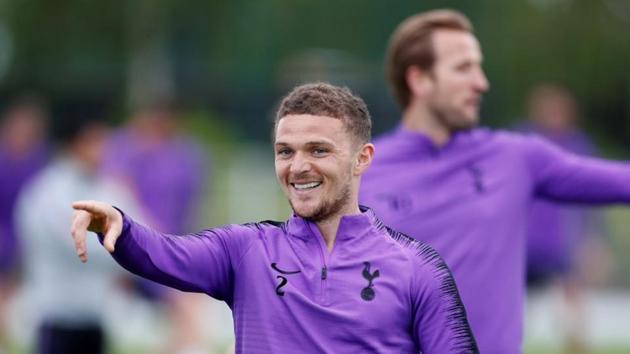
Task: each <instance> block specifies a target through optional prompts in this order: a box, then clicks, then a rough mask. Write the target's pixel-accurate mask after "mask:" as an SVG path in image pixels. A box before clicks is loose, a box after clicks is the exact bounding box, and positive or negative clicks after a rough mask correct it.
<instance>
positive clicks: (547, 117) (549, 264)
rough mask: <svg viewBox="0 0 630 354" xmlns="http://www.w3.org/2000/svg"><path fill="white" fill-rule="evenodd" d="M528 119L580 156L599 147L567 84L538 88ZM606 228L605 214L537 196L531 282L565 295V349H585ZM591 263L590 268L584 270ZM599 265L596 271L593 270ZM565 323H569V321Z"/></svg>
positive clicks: (530, 238)
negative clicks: (587, 299) (589, 296)
mask: <svg viewBox="0 0 630 354" xmlns="http://www.w3.org/2000/svg"><path fill="white" fill-rule="evenodd" d="M527 111H528V112H527V117H528V119H529V120H528V122H525V123H524V124H522V125H521V126H519V127H518V128H519V130H521V131H524V132H531V133H537V134H540V135H542V136H544V137H545V138H547V139H548V140H549V141H551V142H553V143H555V144H556V145H558V146H559V147H561V148H563V149H565V150H567V151H571V152H573V153H575V154H578V155H583V156H594V155H596V151H595V147H594V146H593V144H592V143H591V141H590V139H589V138H588V136H587V135H586V134H584V133H583V132H582V131H580V129H579V127H578V116H579V114H578V104H577V102H576V100H575V97H574V96H573V95H572V94H571V92H569V91H568V90H567V89H566V88H564V87H562V86H559V85H554V84H540V85H537V86H535V87H534V88H533V89H532V91H531V93H530V95H529V97H528V104H527ZM604 232H605V230H604V228H603V220H602V215H601V213H599V212H597V211H595V210H592V209H589V208H586V207H584V206H579V205H567V204H558V203H554V202H552V201H549V200H544V199H535V200H534V201H533V203H532V206H531V209H530V215H529V221H528V231H527V282H528V286H529V287H530V288H533V289H535V288H538V287H541V286H546V285H549V283H551V284H552V285H553V286H554V287H555V288H557V290H558V291H560V292H561V293H562V297H563V301H564V305H565V308H563V309H556V310H557V311H556V314H555V315H556V316H558V315H562V314H561V312H566V313H567V314H570V315H569V316H568V317H567V316H558V317H560V318H564V317H567V319H568V320H567V321H563V323H562V325H561V326H559V327H560V328H559V331H562V334H563V337H564V338H565V343H564V345H565V352H567V353H581V352H586V351H587V348H586V342H585V338H586V337H585V333H584V330H585V328H584V323H586V321H587V319H586V318H585V316H586V314H585V311H584V309H583V305H584V304H583V299H582V295H583V291H584V288H585V287H586V286H588V285H589V283H591V282H592V281H594V280H599V279H592V276H593V275H598V276H599V277H601V276H602V275H603V274H605V273H606V265H607V264H608V262H607V259H606V254H607V252H606V250H607V248H606V244H605V242H604V240H603V239H602V237H601V236H603V234H604ZM580 264H587V265H588V268H590V269H589V271H588V274H585V272H584V271H583V270H584V267H581V266H580ZM593 268H596V269H593ZM565 322H566V323H565Z"/></svg>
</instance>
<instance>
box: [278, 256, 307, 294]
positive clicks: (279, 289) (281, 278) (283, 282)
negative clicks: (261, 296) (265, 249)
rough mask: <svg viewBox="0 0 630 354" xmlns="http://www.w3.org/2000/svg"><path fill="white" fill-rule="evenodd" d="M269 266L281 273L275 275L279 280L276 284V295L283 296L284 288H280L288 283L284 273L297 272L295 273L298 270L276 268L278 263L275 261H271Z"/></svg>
mask: <svg viewBox="0 0 630 354" xmlns="http://www.w3.org/2000/svg"><path fill="white" fill-rule="evenodd" d="M271 268H272V269H273V270H275V271H276V272H278V273H280V274H282V275H277V276H276V279H278V280H280V282H279V283H278V285H277V286H276V295H278V296H284V294H285V293H284V290H282V288H284V287H285V286H286V285H287V284H288V283H289V280H288V279H287V277H285V275H291V274H297V273H300V271H299V270H282V269H280V268H278V264H277V263H276V262H273V263H271Z"/></svg>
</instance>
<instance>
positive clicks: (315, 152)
mask: <svg viewBox="0 0 630 354" xmlns="http://www.w3.org/2000/svg"><path fill="white" fill-rule="evenodd" d="M327 152H328V150H326V149H320V148H317V149H313V154H314V155H324V154H326V153H327Z"/></svg>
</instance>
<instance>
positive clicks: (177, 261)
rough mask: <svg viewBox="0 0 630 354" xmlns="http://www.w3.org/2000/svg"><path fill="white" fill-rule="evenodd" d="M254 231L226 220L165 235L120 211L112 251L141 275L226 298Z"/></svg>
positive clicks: (161, 282) (124, 264)
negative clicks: (119, 230) (120, 222)
mask: <svg viewBox="0 0 630 354" xmlns="http://www.w3.org/2000/svg"><path fill="white" fill-rule="evenodd" d="M253 232H254V231H253V229H251V228H247V227H245V226H241V225H229V226H225V227H220V228H213V229H208V230H204V231H201V232H199V233H196V234H189V235H168V234H162V233H159V232H157V231H155V230H152V229H150V228H148V227H146V226H143V225H141V224H139V223H137V222H135V221H133V220H132V219H131V218H129V217H128V216H126V215H124V214H123V231H122V234H121V236H120V238H119V239H118V240H117V241H116V248H115V251H114V253H113V254H112V256H113V257H114V259H115V260H116V261H117V262H118V263H119V264H120V265H121V266H123V267H124V268H125V269H127V270H129V271H130V272H132V273H134V274H137V275H139V276H141V277H144V278H147V279H150V280H153V281H155V282H158V283H160V284H163V285H166V286H170V287H173V288H176V289H179V290H182V291H190V292H204V293H206V294H208V295H210V296H212V297H214V298H216V299H218V300H224V301H227V302H230V301H231V299H232V293H231V291H232V288H233V280H234V269H235V268H236V267H237V266H238V263H239V261H240V259H241V255H243V254H244V253H245V251H246V249H247V248H248V247H249V245H250V244H251V241H252V240H253V239H254V237H252V236H254V235H253Z"/></svg>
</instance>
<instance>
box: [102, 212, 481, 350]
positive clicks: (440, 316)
mask: <svg viewBox="0 0 630 354" xmlns="http://www.w3.org/2000/svg"><path fill="white" fill-rule="evenodd" d="M113 256H114V258H115V259H116V261H118V262H119V263H120V264H121V265H122V266H123V267H125V268H126V269H128V270H130V271H131V272H133V273H136V274H138V275H141V276H143V277H146V278H149V279H152V280H154V281H157V282H160V283H162V284H165V285H168V286H172V287H174V288H177V289H180V290H184V291H195V292H204V293H206V294H208V295H210V296H212V297H214V298H216V299H219V300H223V301H225V302H226V303H227V304H228V306H230V308H231V309H232V311H233V316H234V326H235V331H236V351H237V353H419V352H420V351H421V352H422V353H424V354H431V353H436V354H444V353H477V352H478V350H477V347H476V344H475V340H474V338H473V337H472V335H471V332H470V328H469V326H468V321H467V319H466V312H465V310H464V307H463V306H462V304H461V301H460V298H459V295H458V292H457V288H456V286H455V283H454V282H453V279H452V277H451V275H450V272H449V269H448V267H447V266H446V265H445V264H444V262H443V261H442V259H441V258H440V256H439V255H438V254H437V253H436V252H435V251H434V250H433V249H432V248H430V247H429V246H427V245H426V244H424V243H421V242H418V241H416V240H414V239H412V238H410V237H407V236H405V235H402V234H400V233H397V232H394V231H392V230H390V229H388V228H386V227H385V226H383V224H381V222H380V221H379V220H378V219H376V217H375V216H374V214H373V213H372V211H371V210H369V209H363V212H362V213H361V214H359V215H352V216H345V217H343V218H342V220H341V223H340V225H339V230H338V233H337V239H336V242H335V246H334V249H333V251H332V252H330V253H329V252H328V250H327V248H326V245H325V243H324V240H323V238H322V236H321V234H320V232H319V230H318V228H317V226H316V225H315V224H314V223H312V222H310V221H307V220H305V219H302V218H300V217H296V216H293V217H291V218H290V219H289V220H288V221H286V222H284V223H277V222H262V223H251V224H245V225H229V226H225V227H220V228H214V229H208V230H204V231H202V232H199V233H197V234H192V235H187V236H174V235H165V234H160V233H158V232H156V231H153V230H151V229H149V228H147V227H144V226H142V225H140V224H138V223H136V222H134V221H132V220H131V219H130V218H129V217H127V216H124V225H123V233H122V235H121V237H120V238H119V239H118V241H117V243H116V251H115V252H114V254H113Z"/></svg>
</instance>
